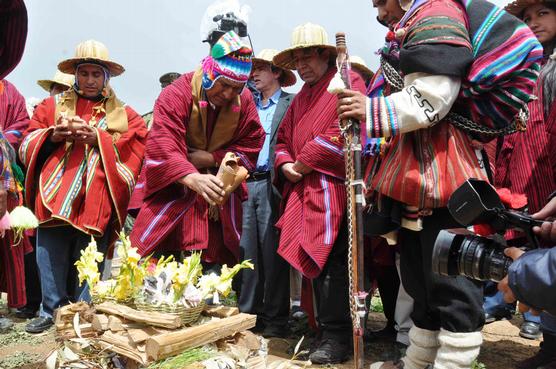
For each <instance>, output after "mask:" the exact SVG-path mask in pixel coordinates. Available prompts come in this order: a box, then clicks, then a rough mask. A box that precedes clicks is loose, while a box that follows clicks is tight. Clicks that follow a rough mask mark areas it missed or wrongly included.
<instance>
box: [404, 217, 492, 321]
mask: <svg viewBox="0 0 556 369" xmlns="http://www.w3.org/2000/svg"><path fill="white" fill-rule="evenodd" d="M448 228H461V226H460V225H459V224H458V223H457V222H456V221H455V220H454V219H453V218H452V216H451V215H450V213H449V212H448V210H447V209H446V208H441V209H435V210H434V211H433V214H432V215H431V216H427V217H425V218H424V219H423V230H421V231H420V232H414V231H410V230H408V229H402V230H401V231H400V241H401V242H400V245H401V247H400V251H401V252H400V265H401V275H402V281H403V285H404V287H405V289H406V290H407V292H408V293H409V295H410V296H411V297H413V299H414V300H415V301H414V307H413V313H412V314H411V318H412V319H413V322H414V323H415V325H416V326H417V327H419V328H422V329H427V330H438V329H440V328H443V329H446V330H448V331H451V332H475V331H478V330H480V329H481V327H482V326H483V324H484V321H485V317H484V311H483V291H482V285H481V284H480V283H478V282H475V281H471V280H470V279H467V278H465V277H461V276H458V277H444V276H440V275H437V274H434V273H433V272H432V269H431V268H432V251H433V246H434V242H435V240H436V237H437V235H438V233H439V232H440V230H442V229H448Z"/></svg>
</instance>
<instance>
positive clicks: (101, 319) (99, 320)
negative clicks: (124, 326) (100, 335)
mask: <svg viewBox="0 0 556 369" xmlns="http://www.w3.org/2000/svg"><path fill="white" fill-rule="evenodd" d="M91 324H92V325H93V329H94V330H95V331H97V332H104V331H106V330H108V317H107V316H106V315H104V314H95V316H94V317H93V321H92V323H91Z"/></svg>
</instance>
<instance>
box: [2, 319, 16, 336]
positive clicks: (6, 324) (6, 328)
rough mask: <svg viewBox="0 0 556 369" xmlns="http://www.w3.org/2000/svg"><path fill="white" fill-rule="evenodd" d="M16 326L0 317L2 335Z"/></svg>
mask: <svg viewBox="0 0 556 369" xmlns="http://www.w3.org/2000/svg"><path fill="white" fill-rule="evenodd" d="M13 326H14V322H12V321H11V320H10V319H8V318H5V317H0V333H4V332H7V331H9V330H10V329H11V328H12V327H13Z"/></svg>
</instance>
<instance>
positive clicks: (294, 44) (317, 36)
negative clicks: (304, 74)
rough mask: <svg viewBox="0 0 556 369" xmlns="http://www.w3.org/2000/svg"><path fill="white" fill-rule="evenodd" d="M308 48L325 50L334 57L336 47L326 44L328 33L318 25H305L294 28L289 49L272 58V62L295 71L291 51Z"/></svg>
mask: <svg viewBox="0 0 556 369" xmlns="http://www.w3.org/2000/svg"><path fill="white" fill-rule="evenodd" d="M310 47H318V48H322V49H327V50H330V52H331V53H332V54H333V55H336V47H335V46H332V45H330V44H329V43H328V33H326V30H325V29H324V28H323V27H322V26H319V25H318V24H313V23H305V24H302V25H301V26H297V27H295V28H294V30H293V33H292V37H291V41H290V47H289V48H287V49H286V50H284V51H281V52H279V53H278V54H277V55H276V56H275V57H274V59H273V62H274V64H275V65H276V66H278V67H280V68H286V69H295V64H294V62H293V51H294V50H300V49H306V48H310Z"/></svg>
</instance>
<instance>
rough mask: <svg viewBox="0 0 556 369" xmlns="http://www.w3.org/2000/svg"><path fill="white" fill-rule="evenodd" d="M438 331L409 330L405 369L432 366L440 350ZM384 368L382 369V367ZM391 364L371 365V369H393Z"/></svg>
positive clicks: (417, 328)
mask: <svg viewBox="0 0 556 369" xmlns="http://www.w3.org/2000/svg"><path fill="white" fill-rule="evenodd" d="M438 347H439V343H438V331H429V330H427V329H422V328H419V327H416V326H413V327H411V329H410V330H409V346H408V348H407V350H406V352H405V356H404V357H403V358H402V360H401V361H403V367H404V369H424V368H426V367H427V365H431V364H432V363H433V362H434V358H435V357H436V351H437V350H438ZM383 364H384V366H383V367H382V365H383ZM392 365H393V363H391V362H386V363H384V362H377V363H374V364H371V369H379V368H381V367H382V369H385V368H391V367H393V366H392Z"/></svg>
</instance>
